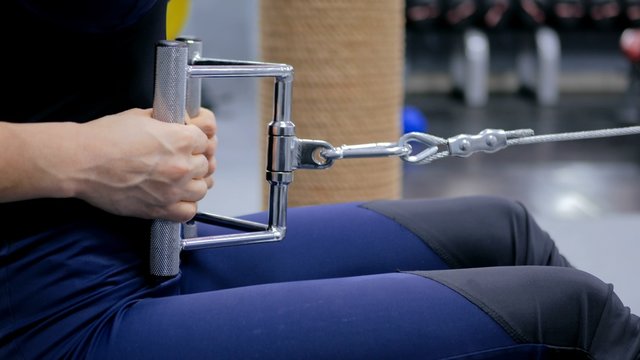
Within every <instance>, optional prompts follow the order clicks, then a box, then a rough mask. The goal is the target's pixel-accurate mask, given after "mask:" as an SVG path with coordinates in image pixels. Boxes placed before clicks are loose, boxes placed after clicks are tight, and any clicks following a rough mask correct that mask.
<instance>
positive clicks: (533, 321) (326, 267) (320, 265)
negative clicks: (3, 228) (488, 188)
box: [87, 198, 640, 359]
mask: <svg viewBox="0 0 640 360" xmlns="http://www.w3.org/2000/svg"><path fill="white" fill-rule="evenodd" d="M265 216H266V214H264V213H260V214H255V215H252V216H248V217H245V218H248V219H252V220H255V221H265V220H266V218H265ZM416 223H420V224H416ZM412 225H413V226H414V228H413V230H412V231H410V230H409V228H412ZM424 225H428V226H426V228H427V229H429V230H428V231H430V232H431V233H430V234H426V233H424V231H422V230H420V228H421V226H422V227H425V226H424ZM478 225H482V226H480V227H478ZM199 231H200V235H213V234H220V233H223V232H225V230H223V229H220V228H217V227H213V226H206V225H202V224H200V226H199ZM425 237H429V238H428V239H425ZM439 237H441V238H443V239H445V240H444V241H445V242H446V243H447V244H449V245H450V244H457V245H455V246H457V249H455V251H465V249H464V247H467V248H469V249H471V250H473V249H474V247H489V248H492V247H493V248H495V249H500V248H501V247H506V248H507V249H509V251H507V252H501V251H500V250H498V251H496V253H498V254H502V255H499V257H500V258H499V259H495V262H496V264H495V265H500V266H492V267H484V266H486V265H488V264H486V262H488V261H494V260H491V259H487V256H489V257H490V256H491V255H486V253H491V251H490V249H481V248H477V249H476V250H477V251H478V254H480V255H479V257H478V261H479V262H484V263H483V264H481V265H478V266H483V267H482V268H472V267H473V264H469V263H465V261H466V262H473V261H474V260H473V256H466V257H464V256H463V257H461V258H457V259H456V258H454V257H452V256H449V255H447V252H450V251H454V250H452V249H451V248H447V246H446V245H445V246H443V245H442V243H440V244H439V243H438V241H441V240H442V239H439ZM487 238H488V241H483V239H487ZM469 240H471V241H472V242H473V244H470V242H469ZM476 240H477V241H476ZM433 248H437V250H436V251H434V249H433ZM483 252H484V253H485V255H482V254H483ZM437 253H439V254H440V255H438V254H437ZM523 253H524V255H523ZM450 255H453V254H450ZM443 258H448V259H443ZM536 262H537V263H536ZM553 262H556V263H557V264H555V263H553ZM461 263H462V265H460V264H461ZM452 264H454V265H452ZM456 264H457V265H456ZM513 265H523V266H513ZM549 265H552V266H549ZM453 267H466V268H467V269H457V270H456V269H452V268H453ZM469 268H472V269H469ZM181 269H182V273H181V274H180V276H179V277H177V278H175V279H173V280H169V281H168V282H167V283H165V284H162V286H165V287H167V288H175V289H176V291H175V292H174V293H173V294H170V295H169V296H164V297H153V298H143V299H136V300H134V301H130V302H127V303H126V304H124V305H122V307H121V309H120V310H119V311H118V312H117V315H116V316H113V317H112V319H111V320H110V321H109V322H108V323H106V324H105V325H104V326H103V327H102V328H101V329H100V331H98V332H97V333H96V334H95V335H93V336H92V337H91V339H90V341H88V343H89V345H88V346H87V348H88V353H89V357H91V358H108V359H124V358H135V359H144V358H150V359H163V358H169V359H178V358H180V359H182V358H185V359H187V358H220V359H246V358H259V359H301V358H309V359H365V358H366V359H413V358H415V359H444V358H447V359H448V358H474V359H514V358H561V356H562V354H568V353H570V354H571V356H573V358H580V357H579V356H580V355H582V356H584V358H587V357H588V356H595V357H597V358H603V359H606V358H614V357H610V355H614V356H616V355H615V354H623V353H624V354H625V356H629V354H636V356H637V351H638V348H639V345H638V340H637V336H638V334H640V328H639V325H638V321H637V320H638V319H637V318H636V317H634V316H633V315H631V314H629V313H628V309H626V310H627V311H626V312H625V308H624V307H623V306H622V304H620V303H619V301H618V300H617V297H615V295H614V294H613V293H612V291H611V289H610V287H609V286H607V285H605V284H602V283H601V282H600V281H599V280H597V279H595V278H594V277H592V276H590V275H588V274H585V273H582V272H580V271H578V270H575V269H572V268H570V267H569V265H568V264H567V263H566V260H564V258H562V257H561V256H560V255H559V254H558V253H557V250H556V249H555V246H553V242H552V241H551V240H550V239H549V237H548V235H547V234H546V233H545V232H544V231H542V230H540V229H539V228H538V227H537V225H536V224H535V222H534V221H533V220H532V219H531V217H530V216H529V215H528V214H527V213H526V210H524V208H522V207H521V206H520V205H518V204H516V203H512V202H508V201H504V200H499V199H492V198H464V199H448V200H431V201H408V202H378V203H371V204H355V203H350V204H336V205H327V206H315V207H304V208H294V209H290V210H289V223H288V233H287V237H286V239H285V240H283V241H282V242H279V243H269V244H260V245H248V246H239V247H228V248H218V249H209V250H199V251H194V252H187V253H183V259H182V267H181ZM178 287H179V288H180V290H179V293H180V294H179V295H178V291H177V288H178ZM485 288H486V289H485ZM510 298H511V299H512V300H513V301H509V299H510ZM616 301H617V302H616ZM513 302H517V304H514V303H513ZM625 314H626V315H625ZM558 315H560V316H558ZM593 319H596V320H597V321H594V320H593ZM618 323H620V324H622V327H623V330H620V328H619V327H615V325H612V324H618ZM612 328H615V329H614V330H615V331H613V333H615V334H617V335H618V336H617V338H607V335H603V334H602V333H603V332H604V333H608V332H611V329H612ZM634 339H635V340H634ZM634 341H635V342H634ZM616 343H617V345H612V344H616ZM554 356H555V357H554ZM616 358H620V359H623V358H626V357H616ZM629 358H631V357H629Z"/></svg>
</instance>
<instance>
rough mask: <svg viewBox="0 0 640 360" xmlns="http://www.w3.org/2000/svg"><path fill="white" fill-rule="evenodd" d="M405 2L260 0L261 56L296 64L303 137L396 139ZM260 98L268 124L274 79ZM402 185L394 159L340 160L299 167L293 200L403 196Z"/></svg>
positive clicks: (296, 104) (296, 111)
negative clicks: (328, 165) (318, 168)
mask: <svg viewBox="0 0 640 360" xmlns="http://www.w3.org/2000/svg"><path fill="white" fill-rule="evenodd" d="M404 3H405V2H404V0H384V1H370V0H349V1H343V0H314V1H295V0H262V1H261V3H260V21H261V23H260V36H261V39H260V40H261V55H262V60H263V61H269V62H278V63H287V64H290V65H293V67H294V69H295V77H294V82H293V108H292V120H293V122H294V123H295V124H296V135H297V136H298V137H299V138H307V139H319V140H325V141H328V142H330V143H331V144H333V145H334V146H340V145H343V144H361V143H370V142H395V141H397V139H398V137H399V136H400V119H399V117H400V114H401V107H402V101H403V71H404ZM260 99H261V108H262V109H261V110H262V116H263V119H264V121H266V122H268V121H270V116H271V114H272V107H273V83H272V82H269V83H267V82H264V83H262V86H261V96H260ZM265 124H266V123H265ZM263 145H264V144H263ZM265 146H266V145H264V146H263V148H265ZM401 186H402V168H401V161H400V160H399V159H397V158H385V159H358V160H355V159H348V160H341V161H337V162H336V163H335V165H334V166H333V167H332V168H330V169H329V170H321V171H313V170H300V171H296V173H295V179H294V182H293V183H292V185H291V189H290V193H289V194H290V195H289V204H290V205H292V206H298V205H309V204H319V203H330V202H345V201H358V200H372V199H380V198H385V199H391V198H398V197H400V195H401ZM265 199H266V197H265Z"/></svg>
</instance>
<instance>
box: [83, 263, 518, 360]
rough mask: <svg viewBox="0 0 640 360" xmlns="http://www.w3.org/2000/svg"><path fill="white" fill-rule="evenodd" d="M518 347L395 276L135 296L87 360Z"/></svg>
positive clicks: (470, 313) (339, 355)
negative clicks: (155, 296)
mask: <svg viewBox="0 0 640 360" xmlns="http://www.w3.org/2000/svg"><path fill="white" fill-rule="evenodd" d="M514 345H515V342H514V341H513V340H512V338H511V337H510V336H509V335H508V334H507V333H506V332H505V331H504V329H503V328H502V327H501V326H499V324H498V323H496V322H495V321H494V320H493V319H492V318H491V317H489V316H488V315H487V314H486V313H484V312H483V311H481V310H480V309H479V308H478V307H477V306H475V305H474V304H472V303H471V302H469V301H468V300H466V299H465V298H464V297H462V296H460V295H459V294H457V293H456V292H454V291H452V290H451V289H449V288H448V287H446V286H443V285H441V284H439V283H437V282H435V281H433V280H430V279H426V278H423V277H420V276H416V275H412V274H404V273H392V274H378V275H368V276H359V277H348V278H335V279H324V280H308V281H298V282H284V283H277V284H265V285H256V286H250V287H241V288H234V289H225V290H218V291H212V292H203V293H197V294H188V295H180V296H173V297H165V298H158V299H145V300H141V301H139V302H137V303H135V304H133V305H131V306H129V307H128V308H127V309H126V311H123V312H122V313H121V315H120V316H118V317H117V318H116V319H115V320H114V321H113V323H111V324H109V325H108V327H105V328H104V329H103V331H102V332H101V333H100V334H99V336H98V337H97V338H95V340H94V342H93V344H92V347H91V353H92V354H91V356H89V358H105V359H201V358H218V359H370V358H376V359H412V358H416V359H439V358H445V357H449V356H457V355H461V354H468V353H475V352H482V351H488V350H491V349H496V348H504V347H510V346H514Z"/></svg>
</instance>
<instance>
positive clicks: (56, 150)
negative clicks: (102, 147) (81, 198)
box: [0, 122, 82, 203]
mask: <svg viewBox="0 0 640 360" xmlns="http://www.w3.org/2000/svg"><path fill="white" fill-rule="evenodd" d="M78 132H79V125H78V124H75V123H62V122H60V123H40V124H13V123H6V122H0V169H2V171H0V203H1V202H11V201H19V200H28V199H34V198H47V197H49V198H50V197H56V198H62V197H72V196H74V191H75V190H74V184H73V181H72V177H73V171H72V170H73V168H74V167H77V166H80V162H79V160H80V157H79V154H74V151H73V150H72V144H73V143H74V142H76V143H77V135H79V134H78ZM76 146H77V145H76ZM79 151H82V150H81V149H77V150H76V151H75V153H78V152H79Z"/></svg>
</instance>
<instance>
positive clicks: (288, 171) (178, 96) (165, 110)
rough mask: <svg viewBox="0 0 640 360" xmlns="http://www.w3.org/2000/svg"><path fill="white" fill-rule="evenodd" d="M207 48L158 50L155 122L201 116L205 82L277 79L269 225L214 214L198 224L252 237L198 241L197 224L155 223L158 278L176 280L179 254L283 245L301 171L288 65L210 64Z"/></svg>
mask: <svg viewBox="0 0 640 360" xmlns="http://www.w3.org/2000/svg"><path fill="white" fill-rule="evenodd" d="M201 52H202V42H201V41H200V40H198V39H197V38H179V39H177V40H176V41H161V42H159V43H158V44H157V46H156V69H155V84H154V102H153V117H154V118H156V119H158V120H161V121H167V122H182V121H183V119H184V115H185V111H187V112H188V113H189V114H190V115H191V116H194V115H197V112H198V109H199V108H200V93H201V90H200V89H201V85H200V79H202V78H231V77H274V78H275V85H274V111H273V120H272V121H271V123H269V125H268V129H269V151H268V155H267V156H268V157H267V171H266V179H267V181H268V182H269V220H268V224H259V223H253V222H248V221H245V220H241V219H235V218H230V217H226V216H220V215H213V214H198V216H196V218H195V219H196V220H200V221H205V222H208V223H212V224H216V225H220V226H224V227H229V228H232V229H240V230H246V231H248V232H247V233H241V234H228V235H217V236H206V237H197V233H196V231H195V224H194V223H192V222H191V223H187V224H183V225H182V233H181V231H180V224H178V223H175V222H170V221H165V220H154V222H153V224H152V232H151V251H150V272H151V274H152V275H154V276H159V277H173V276H175V275H177V274H178V273H179V271H180V268H179V267H180V252H181V251H182V250H195V249H201V248H210V247H221V246H231V245H242V244H254V243H263V242H271V241H279V240H281V239H283V238H284V236H285V231H286V210H287V194H288V186H289V184H290V183H291V181H292V180H293V170H295V169H296V168H297V161H296V155H295V152H293V151H291V148H292V146H294V145H295V144H297V142H298V141H299V140H298V139H297V138H296V137H295V125H294V124H293V123H292V122H291V83H292V81H293V68H292V67H291V66H289V65H286V64H271V63H259V62H251V61H233V60H218V59H205V58H202V57H201Z"/></svg>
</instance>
